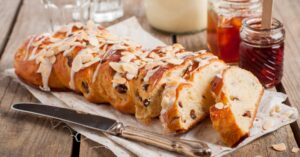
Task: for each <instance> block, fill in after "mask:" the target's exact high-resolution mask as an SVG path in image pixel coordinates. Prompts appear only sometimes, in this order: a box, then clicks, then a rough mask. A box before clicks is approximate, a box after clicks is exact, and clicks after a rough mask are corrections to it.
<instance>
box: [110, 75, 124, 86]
mask: <svg viewBox="0 0 300 157" xmlns="http://www.w3.org/2000/svg"><path fill="white" fill-rule="evenodd" d="M112 82H113V83H117V84H125V83H126V79H125V78H123V77H122V76H121V75H120V74H119V73H116V74H115V75H114V77H113V80H112Z"/></svg>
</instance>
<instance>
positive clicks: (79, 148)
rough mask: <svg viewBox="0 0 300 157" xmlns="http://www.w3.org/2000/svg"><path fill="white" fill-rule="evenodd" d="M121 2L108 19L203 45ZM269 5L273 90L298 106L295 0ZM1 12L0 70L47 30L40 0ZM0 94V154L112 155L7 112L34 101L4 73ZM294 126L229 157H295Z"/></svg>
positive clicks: (1, 4)
mask: <svg viewBox="0 0 300 157" xmlns="http://www.w3.org/2000/svg"><path fill="white" fill-rule="evenodd" d="M124 3H125V4H124V9H125V16H124V17H122V18H120V19H118V20H116V21H115V22H113V23H117V22H119V21H121V20H124V19H126V18H128V17H131V16H136V17H137V18H138V20H139V22H140V23H141V24H142V26H143V28H144V29H145V30H147V31H148V32H150V33H151V34H152V35H154V36H155V37H157V38H159V39H161V40H162V41H164V42H165V43H167V44H171V43H174V42H178V43H181V44H182V45H184V46H185V47H186V48H187V49H189V50H199V49H204V48H206V43H205V42H206V37H205V35H206V33H205V32H199V33H196V34H190V35H177V36H176V35H172V34H163V33H160V32H157V31H156V30H154V29H152V28H151V27H150V26H149V24H148V23H147V19H146V18H145V15H144V9H143V4H142V0H124ZM274 10H275V13H274V16H275V17H276V18H278V19H279V20H280V21H282V22H283V23H284V25H285V29H286V42H285V43H286V44H285V46H286V47H285V65H284V77H283V80H282V84H280V85H279V86H278V87H276V89H277V90H278V91H281V92H285V93H287V94H288V96H289V99H288V101H287V104H288V105H291V106H294V107H296V108H297V109H298V110H300V72H299V70H300V44H299V41H300V18H299V15H300V1H299V0H288V1H287V0H275V5H274ZM0 17H1V18H0V24H1V27H0V54H1V62H0V71H3V70H4V69H6V68H9V67H12V64H13V62H12V60H13V55H14V52H15V51H16V49H17V48H18V46H20V44H21V43H22V41H24V40H25V39H26V37H27V36H28V35H30V34H36V33H41V32H46V31H47V30H48V29H49V22H48V20H47V18H46V15H45V12H44V8H43V5H42V4H41V1H40V0H9V1H8V0H1V1H0ZM113 23H109V24H105V25H110V24H113ZM0 98H1V99H0V126H1V127H0V139H1V140H0V156H18V157H22V156H80V157H86V156H103V157H104V156H109V157H111V156H114V154H113V153H112V152H111V151H110V150H107V149H106V148H104V147H101V146H100V145H99V144H97V143H95V142H92V141H90V140H81V142H76V140H74V139H73V137H72V136H71V133H70V130H69V129H68V128H66V127H64V126H63V125H60V126H58V127H54V126H53V124H52V123H51V122H52V121H53V120H49V119H45V118H38V117H34V116H29V115H25V114H22V113H16V112H15V111H12V110H11V109H10V105H11V104H13V103H15V102H20V101H30V102H36V101H37V100H36V99H35V98H34V97H33V96H32V95H31V94H30V93H29V92H28V91H26V89H25V88H24V87H22V86H20V85H19V84H18V83H16V82H14V81H12V80H11V79H9V78H1V80H0ZM54 123H58V122H57V121H54ZM299 126H300V119H298V121H297V122H296V123H293V124H292V125H288V126H285V127H282V128H281V129H279V130H277V131H275V132H274V133H271V134H269V135H266V136H264V137H262V138H260V139H259V140H256V141H255V142H253V143H251V144H249V145H247V146H245V147H243V148H242V149H240V150H239V151H237V152H234V153H232V154H231V155H228V156H237V157H239V156H245V157H248V156H249V157H253V156H256V155H261V156H264V157H267V156H270V157H277V156H278V157H287V156H295V157H296V156H300V155H299V154H295V153H292V152H291V149H292V147H298V146H299V144H300V131H299ZM84 138H85V137H83V136H82V137H81V139H84ZM281 142H283V143H285V144H286V145H287V151H285V152H276V151H274V150H273V149H272V148H271V147H270V146H271V145H272V144H275V143H281ZM297 143H298V146H297Z"/></svg>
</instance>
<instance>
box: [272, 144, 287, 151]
mask: <svg viewBox="0 0 300 157" xmlns="http://www.w3.org/2000/svg"><path fill="white" fill-rule="evenodd" d="M272 148H273V149H274V150H277V151H280V152H282V151H285V150H286V146H285V144H284V143H278V144H273V145H272Z"/></svg>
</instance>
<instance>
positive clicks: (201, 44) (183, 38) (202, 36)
mask: <svg viewBox="0 0 300 157" xmlns="http://www.w3.org/2000/svg"><path fill="white" fill-rule="evenodd" d="M187 39H188V40H187ZM191 41H192V42H191ZM177 42H178V43H180V44H182V45H183V46H184V47H185V48H186V49H187V50H190V51H198V50H203V49H204V50H208V48H207V44H206V30H203V31H201V32H198V33H195V34H185V35H184V34H182V35H177Z"/></svg>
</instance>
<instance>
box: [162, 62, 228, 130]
mask: <svg viewBox="0 0 300 157" xmlns="http://www.w3.org/2000/svg"><path fill="white" fill-rule="evenodd" d="M209 58H210V59H209ZM209 58H208V57H203V58H199V59H198V60H199V61H197V60H195V62H194V64H195V65H194V67H195V68H194V69H191V70H190V71H189V72H188V73H186V75H185V77H184V80H185V81H181V82H178V83H170V84H167V85H166V89H165V91H164V94H163V101H162V105H161V106H162V112H161V116H160V119H161V121H162V123H163V125H164V126H165V128H167V129H168V130H169V131H172V132H186V131H187V130H188V129H189V128H191V127H192V126H194V125H195V124H197V123H198V122H199V121H201V120H202V119H204V118H205V117H206V116H207V115H208V113H209V107H210V106H211V105H213V104H214V103H215V100H214V98H213V96H212V94H211V92H210V86H209V85H210V82H211V81H212V80H213V78H214V76H215V75H216V74H217V73H219V72H220V71H222V70H223V69H225V68H226V67H227V65H226V64H225V63H224V62H223V61H221V60H219V59H217V58H216V57H209Z"/></svg>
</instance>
